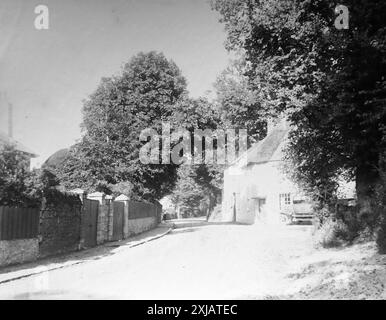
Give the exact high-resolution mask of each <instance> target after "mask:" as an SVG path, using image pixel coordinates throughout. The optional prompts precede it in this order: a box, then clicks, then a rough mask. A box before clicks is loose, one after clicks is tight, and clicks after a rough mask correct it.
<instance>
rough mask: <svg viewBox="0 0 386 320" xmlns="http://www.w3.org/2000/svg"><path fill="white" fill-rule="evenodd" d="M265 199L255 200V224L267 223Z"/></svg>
mask: <svg viewBox="0 0 386 320" xmlns="http://www.w3.org/2000/svg"><path fill="white" fill-rule="evenodd" d="M265 203H266V200H265V198H255V222H266V221H267V214H266V211H265Z"/></svg>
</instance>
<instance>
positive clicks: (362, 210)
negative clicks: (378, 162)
mask: <svg viewBox="0 0 386 320" xmlns="http://www.w3.org/2000/svg"><path fill="white" fill-rule="evenodd" d="M378 181H379V174H378V171H377V170H376V168H375V167H372V166H370V165H362V166H359V167H358V168H357V171H356V193H357V200H358V213H359V216H358V218H359V219H360V220H361V221H364V222H368V223H370V222H371V221H372V220H373V219H374V218H375V217H374V215H375V211H374V210H373V208H372V203H373V201H372V200H373V198H374V191H375V187H376V184H377V182H378Z"/></svg>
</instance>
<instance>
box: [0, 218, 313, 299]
mask: <svg viewBox="0 0 386 320" xmlns="http://www.w3.org/2000/svg"><path fill="white" fill-rule="evenodd" d="M96 250H98V249H96ZM312 250H313V249H312V244H311V228H310V227H309V226H283V227H279V228H268V227H264V226H244V225H206V226H202V225H201V226H198V227H187V228H179V229H175V230H173V232H171V233H169V234H167V235H166V236H164V237H162V238H159V239H157V240H154V241H152V242H148V243H145V244H142V245H140V246H136V247H131V248H129V247H116V246H112V247H111V250H109V251H108V252H106V251H103V253H101V255H100V256H97V258H96V259H93V260H91V261H86V262H84V263H80V264H76V265H72V266H67V267H64V268H61V269H57V270H52V271H48V272H43V273H41V274H38V275H34V276H31V277H26V278H22V279H19V280H15V281H11V282H7V283H3V284H0V299H239V298H241V299H245V298H246V299H248V298H272V297H276V296H278V295H281V294H283V293H284V292H286V290H288V282H287V280H288V279H287V278H286V274H288V272H289V270H290V268H291V261H293V260H294V259H296V258H297V257H299V256H301V255H305V254H308V253H309V252H310V251H312Z"/></svg>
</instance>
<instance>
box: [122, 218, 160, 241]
mask: <svg viewBox="0 0 386 320" xmlns="http://www.w3.org/2000/svg"><path fill="white" fill-rule="evenodd" d="M157 225H158V218H157V217H147V218H138V219H129V220H128V229H129V232H128V233H129V237H130V236H134V235H136V234H139V233H142V232H145V231H148V230H151V229H154V228H155V227H157Z"/></svg>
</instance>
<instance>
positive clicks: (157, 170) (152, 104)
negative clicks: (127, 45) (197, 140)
mask: <svg viewBox="0 0 386 320" xmlns="http://www.w3.org/2000/svg"><path fill="white" fill-rule="evenodd" d="M184 96H186V81H185V78H184V77H183V76H182V75H181V72H180V70H179V68H178V67H177V66H176V64H175V63H174V62H173V61H170V60H167V59H166V58H165V56H164V55H163V54H162V53H157V52H148V53H139V54H138V55H136V56H134V57H133V58H132V59H130V61H129V62H128V63H127V64H126V65H125V66H124V68H123V70H122V72H121V73H120V74H119V75H117V76H113V77H110V78H104V79H102V81H101V83H100V85H99V86H98V88H97V90H96V91H95V92H94V93H93V94H92V95H91V96H90V98H89V99H88V100H87V101H85V103H84V107H83V125H82V126H83V129H84V136H83V138H82V140H81V142H80V143H78V144H77V145H75V146H74V147H73V148H72V150H71V151H70V154H69V156H68V157H67V161H65V163H64V165H63V166H62V169H61V170H60V171H61V172H60V173H59V176H60V177H61V178H62V180H64V183H65V184H66V185H67V186H72V187H75V186H77V187H84V188H86V189H93V188H94V189H95V188H97V189H99V190H103V191H106V192H111V191H112V190H113V189H114V188H113V187H112V186H113V185H116V184H118V183H121V182H125V181H129V182H131V183H132V185H133V193H134V194H136V195H137V196H138V197H141V198H145V199H149V200H153V199H160V198H161V197H162V196H163V195H164V194H165V193H168V192H170V190H171V188H172V187H173V185H174V183H175V180H176V166H174V165H162V164H160V165H156V164H142V163H141V162H140V161H139V150H140V148H141V146H142V142H141V141H140V140H139V137H140V133H141V131H142V130H144V129H147V128H154V129H156V130H159V129H160V127H161V122H162V121H168V120H169V118H170V117H171V115H172V114H173V112H174V108H175V105H176V103H177V102H178V101H179V100H181V99H182V98H183V97H184ZM159 132H160V131H159Z"/></svg>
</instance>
